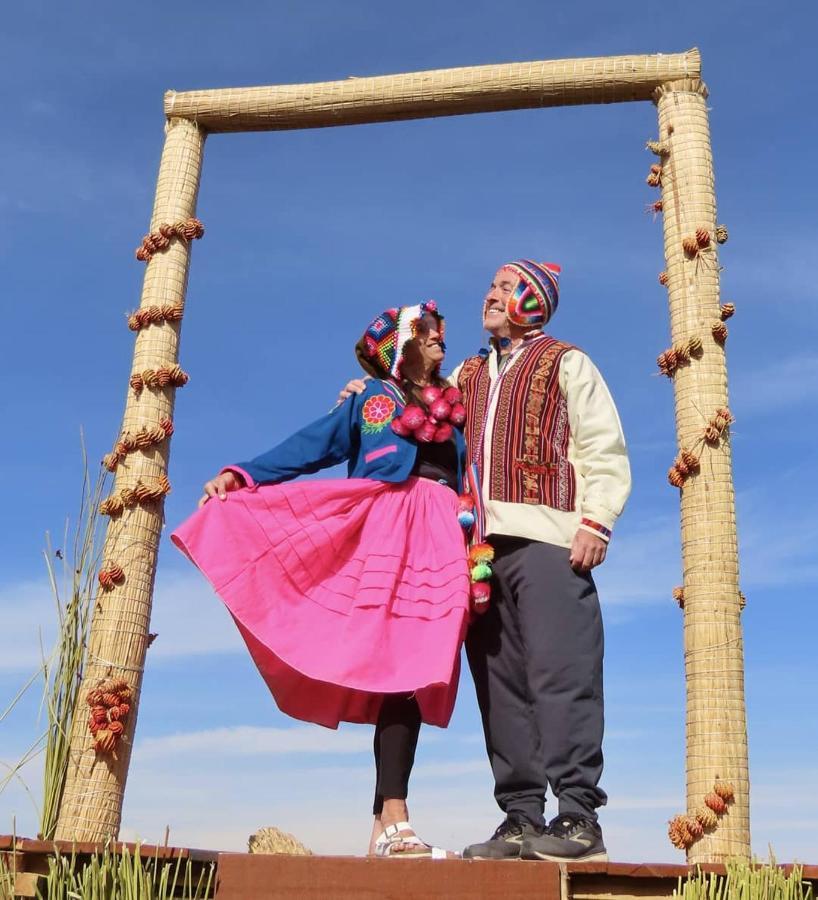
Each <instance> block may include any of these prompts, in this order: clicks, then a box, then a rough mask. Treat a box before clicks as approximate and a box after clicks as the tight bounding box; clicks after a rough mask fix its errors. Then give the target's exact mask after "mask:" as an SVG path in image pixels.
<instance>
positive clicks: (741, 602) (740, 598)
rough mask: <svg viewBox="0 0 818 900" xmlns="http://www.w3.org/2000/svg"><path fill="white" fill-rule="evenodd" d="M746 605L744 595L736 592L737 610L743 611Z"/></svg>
mask: <svg viewBox="0 0 818 900" xmlns="http://www.w3.org/2000/svg"><path fill="white" fill-rule="evenodd" d="M746 605H747V598H746V597H745V596H744V594H742V592H741V591H739V592H738V608H739V609H740V610H741V609H744V607H745V606H746Z"/></svg>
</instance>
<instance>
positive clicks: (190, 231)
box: [136, 218, 204, 262]
mask: <svg viewBox="0 0 818 900" xmlns="http://www.w3.org/2000/svg"><path fill="white" fill-rule="evenodd" d="M203 235H204V225H203V224H202V223H201V222H200V221H199V220H198V219H195V218H191V219H185V220H183V221H181V222H176V223H175V224H173V225H168V224H163V225H160V226H159V229H158V230H157V231H152V232H150V234H146V235H145V237H143V238H142V246H141V247H138V248H137V250H136V258H137V259H138V260H140V262H150V261H151V259H153V257H154V255H155V254H156V253H160V252H161V251H163V250H167V248H168V247H169V246H170V242H171V240H172V239H173V238H178V239H179V240H183V241H192V240H194V239H196V240H198V239H199V238H201V237H202V236H203Z"/></svg>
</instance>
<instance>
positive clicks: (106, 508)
mask: <svg viewBox="0 0 818 900" xmlns="http://www.w3.org/2000/svg"><path fill="white" fill-rule="evenodd" d="M169 493H170V482H169V481H168V476H167V475H165V474H164V473H163V474H162V475H160V476H159V478H158V479H157V482H156V484H155V485H153V486H149V485H147V484H145V483H144V482H143V481H141V480H139V481H137V482H136V484H135V485H134V487H132V488H123V489H122V490H121V491H120V492H119V493H118V494H111V496H110V497H108V498H107V499H105V500H103V501H102V503H100V505H99V511H100V514H101V515H103V516H118V515H121V514H122V512H123V510H125V509H127V508H128V507H131V506H136V505H137V504H140V503H155V502H156V501H157V500H161V499H162V497H164V496H165V494H169Z"/></svg>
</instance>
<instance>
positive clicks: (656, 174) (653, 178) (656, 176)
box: [645, 165, 662, 187]
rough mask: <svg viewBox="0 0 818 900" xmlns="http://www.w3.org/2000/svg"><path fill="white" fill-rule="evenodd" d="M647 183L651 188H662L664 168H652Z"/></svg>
mask: <svg viewBox="0 0 818 900" xmlns="http://www.w3.org/2000/svg"><path fill="white" fill-rule="evenodd" d="M645 182H646V183H647V184H649V185H650V186H651V187H661V185H662V167H661V166H656V165H654V166H651V167H650V172H648V177H647V178H646V179H645Z"/></svg>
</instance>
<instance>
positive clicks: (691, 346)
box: [656, 337, 702, 378]
mask: <svg viewBox="0 0 818 900" xmlns="http://www.w3.org/2000/svg"><path fill="white" fill-rule="evenodd" d="M701 352H702V341H701V338H698V337H692V338H690V339H689V340H687V341H684V342H683V343H681V344H677V345H676V346H675V347H671V348H670V349H669V350H665V351H664V352H663V353H660V354H659V355H658V356H657V357H656V365H657V366H659V371H660V372H661V374H662V375H667V377H668V378H672V377H673V375H674V373H675V372H676V370H677V369H678V368H679V366H682V365H687V364H688V363H689V362H690V359H691V357H698V356H699V355H700V354H701Z"/></svg>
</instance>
